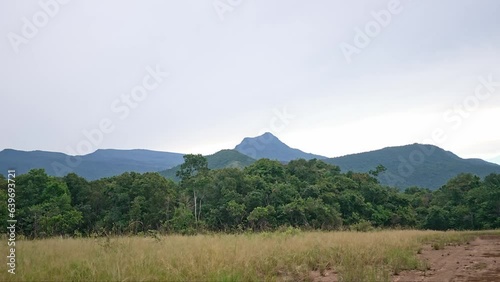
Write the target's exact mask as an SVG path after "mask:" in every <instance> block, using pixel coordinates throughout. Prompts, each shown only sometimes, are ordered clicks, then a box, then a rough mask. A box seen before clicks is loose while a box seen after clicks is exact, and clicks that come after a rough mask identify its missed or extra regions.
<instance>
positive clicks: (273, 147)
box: [234, 132, 325, 162]
mask: <svg viewBox="0 0 500 282" xmlns="http://www.w3.org/2000/svg"><path fill="white" fill-rule="evenodd" d="M234 149H235V150H236V151H238V152H240V153H242V154H244V155H247V156H249V157H251V158H253V159H262V158H268V159H272V160H278V161H283V162H288V161H291V160H295V159H301V158H302V159H306V160H309V159H314V158H316V159H324V158H325V157H323V156H320V155H314V154H310V153H305V152H303V151H301V150H299V149H294V148H290V147H289V146H288V145H287V144H285V143H283V142H282V141H281V140H279V139H278V137H276V136H274V135H273V134H272V133H271V132H265V133H264V134H262V135H259V136H256V137H246V138H244V139H243V141H241V143H240V144H238V145H237V146H236V147H235V148H234Z"/></svg>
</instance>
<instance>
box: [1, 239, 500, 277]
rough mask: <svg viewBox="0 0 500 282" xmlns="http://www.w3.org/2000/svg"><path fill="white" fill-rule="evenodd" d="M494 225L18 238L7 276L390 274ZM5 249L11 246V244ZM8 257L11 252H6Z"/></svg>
mask: <svg viewBox="0 0 500 282" xmlns="http://www.w3.org/2000/svg"><path fill="white" fill-rule="evenodd" d="M484 234H496V235H500V231H490V232H434V231H404V230H394V231H375V232H366V233H365V232H301V231H299V230H296V229H285V230H284V231H282V232H274V233H255V234H252V233H249V234H238V235H228V234H214V235H197V236H180V235H172V236H161V237H156V238H153V237H110V238H107V237H100V238H67V239H63V238H51V239H43V240H33V241H30V240H19V241H17V244H16V247H17V249H16V258H17V266H16V274H15V275H12V274H10V273H8V272H7V266H6V265H5V264H3V265H4V266H3V267H4V268H5V270H4V271H2V272H1V274H0V281H391V280H394V277H397V276H398V275H399V274H400V273H401V272H403V271H405V270H414V271H425V270H427V269H431V267H432V266H431V265H429V263H428V262H426V261H425V260H422V259H421V258H419V255H418V254H420V253H422V251H423V250H425V249H424V248H425V246H427V247H428V248H430V249H431V250H433V249H434V250H442V249H444V248H446V247H447V246H450V245H459V244H466V243H467V242H470V241H471V240H474V239H475V238H476V237H478V236H479V235H484ZM0 253H1V254H7V253H8V250H7V244H6V243H5V244H1V246H0ZM4 258H5V256H4Z"/></svg>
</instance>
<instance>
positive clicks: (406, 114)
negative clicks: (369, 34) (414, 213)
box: [0, 0, 500, 163]
mask: <svg viewBox="0 0 500 282" xmlns="http://www.w3.org/2000/svg"><path fill="white" fill-rule="evenodd" d="M51 1H52V2H51ZM54 1H55V0H41V1H40V2H39V1H0V21H1V25H0V35H2V36H3V40H1V41H0V94H1V95H2V104H1V105H2V107H1V110H0V118H1V122H0V131H1V132H2V135H1V136H2V138H1V139H0V150H1V149H4V148H14V149H20V150H48V151H59V152H65V153H71V151H72V150H73V151H75V150H77V148H78V146H79V144H80V146H83V145H82V144H83V143H82V142H85V141H86V140H87V141H89V140H88V139H89V138H88V137H86V136H85V135H84V134H83V131H84V130H93V129H96V128H98V127H99V123H100V122H101V121H102V120H103V119H107V120H108V121H111V122H112V123H113V126H114V127H113V131H112V132H109V133H103V135H102V140H97V141H98V142H97V141H96V142H94V143H95V144H93V145H92V146H91V147H92V148H91V149H92V150H96V149H99V148H119V149H127V148H128V149H131V148H144V149H152V150H162V151H172V152H182V153H204V154H208V153H214V152H216V151H218V150H219V149H223V148H233V147H234V146H235V145H236V144H237V143H239V142H240V141H241V139H243V138H244V137H246V136H256V135H259V134H261V133H263V132H265V131H271V132H273V133H274V134H275V135H276V136H278V137H279V138H280V139H281V140H282V141H284V142H285V143H287V144H288V145H290V146H292V147H296V148H300V149H302V150H304V151H307V152H312V153H316V154H321V155H325V156H329V157H334V156H340V155H345V154H349V153H357V152H361V151H367V150H374V149H380V148H382V147H386V146H393V145H404V144H410V143H415V142H419V143H422V142H424V143H431V144H435V145H438V146H440V147H442V148H444V149H447V150H451V151H453V152H455V153H456V154H458V155H459V156H461V157H467V158H469V157H479V158H484V159H493V158H495V157H498V156H500V130H499V129H498V128H499V126H498V124H499V121H500V16H499V14H500V1H497V0H458V1H457V0H442V1H431V0H420V1H415V0H413V1H410V0H401V1H400V7H399V8H398V9H397V10H398V11H399V12H398V13H394V14H392V16H391V19H390V22H387V23H388V24H385V25H386V26H385V27H384V26H382V27H381V28H380V31H379V32H378V34H375V35H374V36H373V38H371V42H370V44H369V45H368V46H366V47H363V48H360V49H359V50H358V51H359V53H357V54H354V55H352V56H351V57H350V58H351V59H352V61H351V62H350V63H348V61H347V60H346V57H345V56H344V54H343V52H342V50H341V48H340V46H345V44H350V45H352V46H355V35H356V29H357V28H359V29H361V30H364V29H365V28H366V27H367V26H370V22H371V21H373V20H374V16H373V14H372V12H379V11H381V10H387V9H388V3H389V2H391V1H388V0H380V1H379V0H376V1H375V0H364V1H361V0H357V1H334V0H316V1H310V0H308V1H306V0H302V1H299V0H275V1H272V0H241V1H239V2H238V1H237V0H217V1H213V0H203V1H201V0H188V1H186V0H182V1H181V0H178V1H171V0H170V1H166V0H142V1H124V0H109V1H97V0H85V1H83V0H72V1H69V3H67V4H64V5H63V4H59V3H58V2H54ZM66 1H67V0H66ZM393 1H394V0H393ZM61 2H63V1H62V0H61ZM40 3H52V5H48V8H45V10H49V12H50V13H51V14H52V15H50V16H47V18H45V19H44V13H46V12H44V8H43V7H42V6H43V5H42V6H41V4H40ZM54 3H57V4H56V5H54ZM214 3H215V4H217V5H219V6H218V7H224V6H223V5H224V4H225V5H231V3H232V5H233V7H231V10H227V11H226V12H225V13H223V14H222V18H221V17H220V16H219V15H220V13H221V11H219V14H218V13H217V11H216V9H215V8H214ZM389 5H392V4H389ZM394 5H395V4H394ZM226 7H228V6H226ZM34 16H35V20H34V19H33V17H34ZM23 18H27V19H28V21H29V22H30V23H33V22H34V21H37V22H36V23H35V24H38V25H39V26H40V27H38V28H37V29H38V30H37V31H33V30H30V29H29V27H27V25H30V24H26V22H25V21H24V20H23ZM44 20H45V21H44ZM379 26H380V25H379ZM35 28H36V26H35ZM23 31H24V32H25V34H24V35H23ZM372 31H373V30H372ZM375 31H376V30H375ZM25 35H28V36H25ZM29 37H31V38H29ZM13 38H14V39H13ZM20 38H21V39H20ZM13 42H14V43H13ZM342 44H344V45H342ZM15 49H18V52H17V53H16V51H15ZM157 65H159V66H160V68H161V69H162V70H163V71H165V72H168V73H169V74H170V75H169V77H168V78H166V79H164V81H163V82H162V83H161V84H160V85H159V87H157V88H156V89H154V90H153V91H151V92H149V94H148V95H147V98H145V99H144V100H143V101H141V102H139V103H137V105H138V106H137V107H136V108H130V107H129V108H130V114H128V115H125V114H124V112H121V113H119V112H117V111H116V109H115V110H113V109H112V105H113V102H114V101H115V100H117V99H118V100H119V99H120V96H121V95H123V94H126V95H129V94H130V93H131V91H132V90H133V89H134V87H136V86H141V85H142V82H143V79H144V78H145V76H146V75H147V74H148V72H147V71H146V68H147V67H148V66H150V67H151V68H153V69H154V68H156V66H157ZM489 76H490V77H489ZM480 77H483V78H484V79H486V80H488V79H490V80H493V85H495V83H496V86H494V87H491V86H490V91H488V90H487V89H486V88H484V87H483V88H482V89H481V92H479V93H481V95H482V96H481V97H482V99H478V98H474V95H475V90H476V88H477V87H478V85H480V79H479V78H480ZM485 96H489V97H486V98H485ZM475 101H476V102H478V103H477V105H475V104H474V102H475ZM464 102H465V103H469V104H468V105H470V106H469V108H468V109H465V111H464V112H462V113H459V112H458V110H457V109H458V108H455V105H462V104H463V103H464ZM115 103H116V102H115ZM124 105H125V104H122V103H121V102H119V104H115V106H122V107H123V106H124ZM127 107H128V106H127ZM284 108H286V112H287V113H288V114H289V115H293V116H294V117H293V118H291V119H289V120H287V122H288V123H287V124H286V126H282V125H283V123H281V122H277V121H279V119H278V117H277V114H276V111H283V109H284ZM122 109H123V108H122ZM124 116H125V117H124ZM445 116H446V118H445ZM122 118H123V119H122ZM436 130H438V131H439V130H440V131H441V133H442V135H445V136H446V138H443V139H445V140H440V139H439V138H432V136H433V132H435V131H436ZM95 136H97V135H95ZM82 148H83V147H82ZM497 162H499V163H500V160H498V159H497Z"/></svg>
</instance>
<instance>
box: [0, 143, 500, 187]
mask: <svg viewBox="0 0 500 282" xmlns="http://www.w3.org/2000/svg"><path fill="white" fill-rule="evenodd" d="M206 157H207V160H208V166H209V168H211V169H219V168H226V167H239V168H243V167H245V166H248V165H250V164H252V163H253V162H255V160H257V159H261V158H268V159H272V160H278V161H281V162H288V161H291V160H295V159H300V158H303V159H308V160H309V159H313V158H316V159H322V160H323V161H325V162H327V163H330V164H335V165H338V166H339V167H340V168H341V169H342V170H343V171H349V170H350V171H355V172H368V171H370V170H373V169H375V168H376V167H377V165H379V164H381V165H383V166H385V167H386V168H387V171H386V172H384V173H381V174H380V175H379V177H378V178H379V180H380V182H381V183H383V184H385V185H389V186H395V187H399V188H407V187H410V186H420V187H426V188H430V189H437V188H439V187H441V186H442V185H444V184H445V183H446V182H447V181H448V180H449V179H450V178H452V177H454V176H456V175H457V174H459V173H463V172H464V173H473V174H476V175H478V176H480V177H484V176H486V175H488V174H490V173H500V165H498V164H494V163H489V162H486V161H484V160H481V159H462V158H460V157H458V156H457V155H455V154H453V153H452V152H448V151H445V150H443V149H441V148H439V147H436V146H432V145H420V144H412V145H406V146H398V147H388V148H383V149H380V150H375V151H371V152H364V153H359V154H352V155H347V156H342V157H337V158H326V157H323V156H320V155H315V154H310V153H305V152H303V151H301V150H299V149H293V148H290V147H289V146H288V145H286V144H284V143H283V142H281V141H280V140H279V139H278V138H277V137H276V136H274V135H272V134H271V133H265V134H263V135H261V136H257V137H253V138H249V137H247V138H244V139H243V141H242V142H241V143H240V144H239V145H237V146H236V148H235V149H234V150H222V151H219V152H217V153H215V154H213V155H209V156H206ZM68 160H70V161H74V157H70V156H68V155H66V154H63V153H55V152H45V151H31V152H26V151H18V150H12V149H5V150H3V151H0V173H2V172H6V171H7V170H8V169H11V168H13V169H16V171H17V173H18V174H23V173H26V172H28V171H29V170H30V169H33V168H43V169H45V170H46V171H47V173H48V174H49V175H55V176H64V175H66V174H67V173H69V172H75V173H77V174H78V175H80V176H82V177H84V178H86V179H89V180H94V179H99V178H103V177H110V176H114V175H119V174H122V173H124V172H129V171H134V172H139V173H144V172H160V173H161V174H162V175H164V176H165V177H167V178H171V179H175V172H176V171H177V170H178V169H179V166H180V164H182V163H183V162H184V159H183V154H179V153H170V152H158V151H150V150H114V149H109V150H97V151H95V152H94V153H91V154H88V155H84V156H81V157H80V160H81V162H80V164H79V165H77V166H76V167H74V168H72V169H71V170H65V171H61V166H66V168H70V167H69V166H68V165H67V161H68ZM54 164H56V165H54ZM58 170H59V171H58Z"/></svg>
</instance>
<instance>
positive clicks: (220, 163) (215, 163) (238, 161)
mask: <svg viewBox="0 0 500 282" xmlns="http://www.w3.org/2000/svg"><path fill="white" fill-rule="evenodd" d="M205 157H206V159H207V162H208V168H209V169H221V168H228V167H235V168H244V167H246V166H249V165H251V164H253V163H254V162H255V159H252V158H250V157H248V156H246V155H243V154H241V153H240V152H238V151H236V150H222V151H219V152H217V153H215V154H213V155H208V156H205ZM180 167H181V166H180V165H178V166H175V167H173V168H171V169H167V170H164V171H160V174H161V175H163V176H164V177H166V178H170V179H173V180H176V181H177V180H179V179H178V178H177V177H176V176H175V173H176V172H177V171H178V170H179V169H180Z"/></svg>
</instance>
